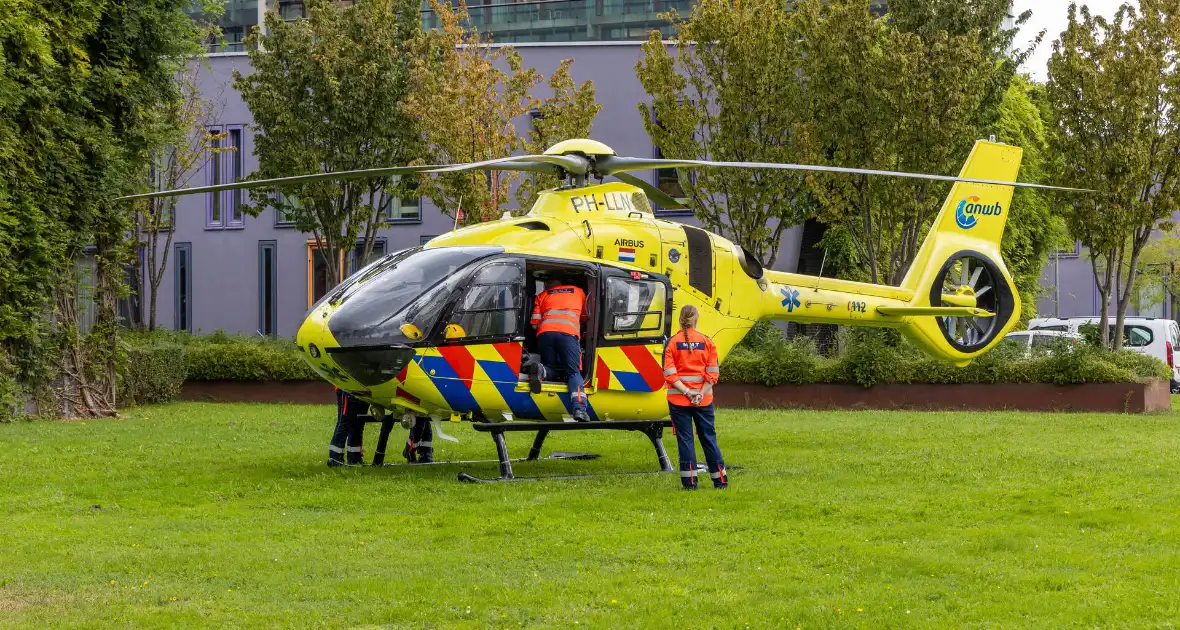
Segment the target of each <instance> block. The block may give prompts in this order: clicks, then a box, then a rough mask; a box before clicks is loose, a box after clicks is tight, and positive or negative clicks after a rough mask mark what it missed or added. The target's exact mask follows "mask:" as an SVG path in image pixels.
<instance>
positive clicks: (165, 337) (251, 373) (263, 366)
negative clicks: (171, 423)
mask: <svg viewBox="0 0 1180 630" xmlns="http://www.w3.org/2000/svg"><path fill="white" fill-rule="evenodd" d="M126 338H127V340H128V343H129V344H130V345H131V346H132V347H153V346H158V345H168V346H180V347H182V348H183V349H184V350H185V354H184V356H185V364H186V368H187V378H188V380H190V381H223V380H230V381H299V380H318V378H319V377H317V376H316V374H315V373H314V372H312V371H311V368H310V367H309V366H308V365H307V363H306V362H304V361H303V359H302V358H300V356H299V353H298V349H297V347H296V346H295V342H294V341H292V340H290V339H277V338H273V337H259V336H249V337H247V336H244V335H230V334H227V333H226V332H225V331H222V330H218V331H216V332H214V333H213V334H212V335H208V336H199V335H190V334H188V333H178V332H173V331H154V332H150V333H147V332H133V333H129V334H128V335H127V337H126Z"/></svg>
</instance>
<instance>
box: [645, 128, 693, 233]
mask: <svg viewBox="0 0 1180 630" xmlns="http://www.w3.org/2000/svg"><path fill="white" fill-rule="evenodd" d="M651 115H652V120H654V121H655V124H656V125H657V126H661V127H662V125H661V124H660V119H659V117H658V116H656V109H655V107H654V106H653V107H652V110H651ZM653 149H654V152H655V157H656V159H657V160H662V159H665V158H666V157H667V156H665V155H664V152H663V151H662V150H660V147H659V146H653ZM655 177H656V181H655V185H656V188H659V189H660V190H661V191H662V192H664V193H665V194H667V195H669V196H671V197H675V198H677V199H680V198H683V197H686V196H687V195H685V194H684V187H683V186H682V185H681V184H680V171H679V170H677V169H674V168H658V169H656V175H655ZM652 205H653V206H654V205H655V204H652ZM655 214H657V215H659V216H680V215H691V214H692V210H689V209H683V208H677V209H667V210H664V209H660V208H659V207H656V208H655Z"/></svg>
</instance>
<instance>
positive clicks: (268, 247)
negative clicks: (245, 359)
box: [258, 241, 279, 336]
mask: <svg viewBox="0 0 1180 630" xmlns="http://www.w3.org/2000/svg"><path fill="white" fill-rule="evenodd" d="M277 253H278V243H276V242H275V241H258V332H259V333H261V334H263V335H267V336H273V335H275V334H277V332H276V331H277V330H278V327H279V323H278V321H279V317H278V310H277V308H276V304H277V302H278V260H277Z"/></svg>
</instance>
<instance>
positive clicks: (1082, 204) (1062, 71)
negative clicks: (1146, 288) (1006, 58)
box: [1048, 0, 1180, 350]
mask: <svg viewBox="0 0 1180 630" xmlns="http://www.w3.org/2000/svg"><path fill="white" fill-rule="evenodd" d="M1178 46H1180V7H1178V6H1177V5H1176V4H1175V3H1174V2H1167V1H1164V0H1142V1H1141V2H1140V10H1139V11H1136V10H1135V9H1134V8H1133V7H1131V6H1130V5H1123V6H1122V7H1121V8H1120V9H1119V10H1118V12H1117V13H1116V14H1115V16H1114V18H1113V19H1111V20H1109V21H1107V20H1105V19H1103V18H1102V17H1100V16H1092V15H1091V14H1090V12H1089V10H1088V9H1087V8H1086V7H1084V6H1083V7H1082V8H1081V10H1080V11H1079V10H1078V8H1077V5H1076V4H1074V3H1071V4H1070V7H1069V25H1068V26H1067V27H1066V29H1065V31H1064V32H1063V33H1062V34H1061V36H1060V38H1058V40H1057V41H1055V42H1054V43H1053V56H1052V57H1051V58H1050V60H1049V83H1048V95H1049V101H1050V103H1051V105H1052V107H1053V110H1054V111H1053V115H1054V127H1053V132H1052V134H1051V135H1050V138H1051V140H1050V147H1051V150H1052V151H1053V152H1054V153H1056V154H1058V155H1059V156H1060V162H1059V164H1060V176H1059V179H1060V181H1061V182H1063V183H1065V182H1070V183H1074V184H1076V185H1079V186H1082V187H1086V188H1092V189H1095V190H1096V191H1097V192H1098V194H1094V195H1082V196H1077V197H1075V198H1073V199H1071V200H1070V202H1071V203H1069V204H1067V205H1066V206H1065V207H1066V208H1067V209H1066V212H1065V218H1066V222H1067V223H1068V225H1069V228H1070V230H1071V232H1073V234H1074V235H1075V236H1076V237H1077V238H1078V240H1079V241H1081V243H1082V245H1083V246H1085V247H1086V248H1088V249H1089V256H1090V263H1091V268H1092V270H1093V273H1094V279H1095V283H1096V284H1097V288H1098V293H1099V295H1100V296H1101V298H1102V308H1101V314H1100V318H1101V320H1102V321H1105V320H1106V318H1107V317H1108V313H1109V308H1110V307H1109V302H1110V299H1111V297H1112V296H1113V297H1114V299H1115V326H1114V330H1113V331H1112V332H1113V339H1105V340H1104V341H1105V342H1106V343H1107V344H1109V345H1110V346H1112V347H1113V348H1114V349H1116V350H1117V349H1119V348H1121V347H1122V337H1123V333H1122V331H1123V320H1124V318H1125V317H1126V312H1127V306H1128V305H1129V304H1130V302H1131V299H1132V297H1133V296H1134V291H1135V285H1136V280H1137V278H1138V275H1139V273H1140V264H1139V263H1140V256H1141V255H1142V253H1143V250H1144V248H1145V247H1146V246H1147V243H1148V241H1149V240H1150V238H1151V235H1152V232H1153V231H1154V230H1155V229H1157V227H1161V226H1162V227H1165V228H1170V227H1171V226H1170V225H1168V222H1167V219H1169V218H1170V217H1171V216H1172V213H1173V212H1174V211H1175V210H1176V202H1177V198H1178V197H1180V185H1178V179H1177V178H1178V177H1180V172H1177V171H1178V168H1177V167H1180V127H1178V126H1177V121H1176V119H1175V111H1176V110H1175V107H1176V104H1177V98H1180V95H1178V93H1177V90H1176V87H1177V81H1178V80H1180V72H1177V68H1176V59H1177V54H1178V49H1177V47H1178ZM1104 335H1105V331H1104Z"/></svg>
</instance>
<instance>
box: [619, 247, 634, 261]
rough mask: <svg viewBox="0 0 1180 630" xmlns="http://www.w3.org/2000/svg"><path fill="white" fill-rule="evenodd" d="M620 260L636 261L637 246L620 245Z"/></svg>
mask: <svg viewBox="0 0 1180 630" xmlns="http://www.w3.org/2000/svg"><path fill="white" fill-rule="evenodd" d="M619 261H620V262H629V263H633V262H635V248H634V247H620V248H619Z"/></svg>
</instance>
